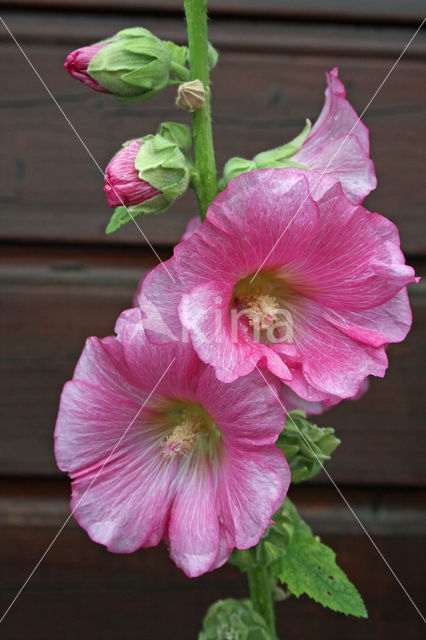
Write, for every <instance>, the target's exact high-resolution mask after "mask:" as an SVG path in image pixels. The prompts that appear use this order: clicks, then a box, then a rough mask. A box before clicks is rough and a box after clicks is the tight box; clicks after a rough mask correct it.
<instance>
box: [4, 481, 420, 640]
mask: <svg viewBox="0 0 426 640" xmlns="http://www.w3.org/2000/svg"><path fill="white" fill-rule="evenodd" d="M67 492H68V488H67V486H66V484H65V483H61V485H60V487H56V488H53V489H52V488H51V487H50V483H49V485H47V486H46V484H45V485H44V486H43V485H41V484H40V483H39V484H38V485H35V486H32V487H29V486H28V485H27V486H25V484H24V483H22V482H21V483H20V484H18V486H16V485H15V484H13V485H11V484H8V486H7V487H5V490H4V491H3V495H6V496H7V497H6V498H3V499H2V500H1V501H0V563H1V565H2V569H3V571H2V581H1V587H0V611H1V612H3V610H4V609H5V608H6V607H7V606H8V605H9V603H10V601H11V600H12V598H13V597H14V595H15V594H16V592H17V591H18V589H19V588H20V587H21V586H22V584H23V582H24V580H25V579H26V578H27V576H28V575H29V573H30V571H31V570H32V569H33V567H34V566H35V564H36V562H37V561H38V560H39V559H40V557H41V555H42V554H43V553H44V551H45V550H46V548H47V546H48V545H49V544H50V543H51V541H52V539H53V538H54V536H55V535H56V533H57V532H58V530H59V528H60V526H61V525H62V524H63V522H64V520H65V518H66V517H67V513H68V500H67V498H66V495H67ZM389 495H390V496H391V501H392V504H393V507H392V509H391V510H388V512H387V517H388V519H389V522H388V525H389V526H387V528H384V527H383V525H380V522H381V521H382V520H383V509H382V506H381V505H382V503H383V502H384V501H385V499H386V498H385V496H381V495H378V494H377V492H371V491H368V492H353V491H352V492H351V491H349V492H348V493H347V497H348V499H349V501H350V502H351V504H352V505H353V507H354V509H355V510H356V511H357V512H358V513H360V514H361V513H362V512H365V511H369V512H370V513H371V514H373V515H372V520H370V523H369V524H370V525H372V526H373V530H375V541H376V543H377V545H378V546H379V548H380V550H381V551H382V553H383V554H384V556H385V558H386V560H387V561H388V562H389V563H390V565H391V566H392V568H393V569H394V571H395V572H396V573H397V574H398V577H399V578H400V580H401V581H402V582H403V584H404V586H405V587H406V589H407V590H408V591H409V593H410V596H411V597H412V598H413V599H414V600H415V601H416V603H417V604H418V605H419V606H420V607H422V606H423V604H424V591H423V576H422V573H421V571H420V567H419V557H420V556H421V554H422V534H424V530H425V520H424V518H423V521H422V524H421V525H420V526H418V527H417V529H416V530H415V531H414V530H410V529H407V530H406V531H405V532H401V531H395V530H394V529H393V526H392V522H393V521H397V520H398V518H400V517H401V514H402V513H403V512H404V506H405V507H407V506H408V507H409V508H410V511H411V512H412V513H413V512H416V510H418V494H416V493H415V492H414V493H413V492H406V493H404V494H401V493H400V494H393V493H391V494H389ZM292 498H293V500H294V501H295V502H296V503H297V504H300V505H301V511H302V513H303V515H304V517H306V518H307V520H308V521H309V522H310V524H311V525H312V526H314V527H315V532H316V533H317V534H320V535H321V537H322V539H323V541H324V542H325V543H326V544H329V545H330V546H332V547H333V548H334V549H335V551H336V552H337V559H338V562H339V564H340V566H341V567H342V568H343V569H344V570H345V571H346V572H347V574H348V575H349V576H350V578H351V580H352V581H353V582H354V583H355V585H356V586H357V587H358V589H359V590H360V592H361V593H362V595H363V597H364V599H365V601H366V605H367V607H368V610H369V612H370V618H369V620H368V621H357V620H355V619H353V618H347V617H345V616H343V615H340V614H336V613H333V612H331V611H330V610H327V609H322V608H321V607H320V606H319V605H317V604H315V603H314V602H313V601H311V600H309V599H308V598H307V597H306V596H302V597H301V598H299V599H296V598H291V599H290V600H288V601H287V602H284V603H281V604H278V605H277V619H278V631H279V634H280V637H283V638H289V639H293V638H298V637H300V634H301V633H302V630H303V637H304V638H307V640H318V638H319V637H323V636H322V635H321V634H322V633H323V631H320V633H319V630H326V632H325V633H326V637H327V639H330V640H341V639H342V638H345V640H346V639H347V640H358V639H359V638H360V637H362V638H368V639H370V638H371V639H372V640H373V639H374V640H388V639H389V638H397V637H400V636H401V635H403V636H404V638H406V639H407V640H417V639H418V638H420V637H422V636H421V631H422V629H423V627H422V622H421V620H420V618H419V617H418V614H417V613H416V612H415V610H414V608H413V607H412V605H411V604H410V602H409V600H408V599H407V597H406V596H405V594H404V593H403V591H402V590H401V588H400V587H399V585H398V584H397V583H396V581H395V579H394V578H393V576H392V575H391V573H390V572H389V569H388V568H387V566H386V565H385V564H384V562H383V560H382V559H381V558H380V557H379V555H378V554H377V552H376V550H375V549H374V548H373V546H372V544H371V542H370V541H369V540H368V538H367V537H366V536H365V535H364V534H362V533H360V532H359V531H357V530H356V529H354V528H353V527H352V528H349V529H348V528H347V524H346V522H347V512H346V511H345V508H344V507H343V508H342V505H341V502H340V501H339V498H338V496H336V494H335V493H333V492H332V491H331V490H327V491H324V490H322V491H320V490H318V489H310V490H308V491H307V490H306V489H305V490H303V491H298V490H296V491H293V493H292ZM391 511H392V513H391ZM319 513H321V514H322V515H321V517H320V518H319V517H318V514H319ZM419 513H421V511H420V512H419ZM350 517H352V516H350ZM373 521H374V522H375V523H376V525H374V523H373ZM321 523H322V524H321ZM327 523H328V524H327ZM375 526H376V529H374V527H375ZM330 527H331V528H330ZM377 527H379V528H380V527H381V528H380V530H379V529H377ZM246 595H247V587H246V581H245V578H244V576H242V575H241V574H240V573H239V572H238V570H237V569H236V568H234V567H231V566H227V567H224V568H222V569H219V570H218V571H215V572H212V573H209V574H206V575H205V576H202V577H201V578H198V579H196V580H190V579H188V578H186V577H185V576H184V575H183V574H182V573H181V572H180V571H179V570H178V569H176V567H175V566H174V565H173V563H172V562H171V560H170V559H169V557H168V554H167V551H166V549H165V547H164V546H163V545H161V546H160V547H158V548H154V549H147V550H145V549H142V550H140V551H138V552H136V553H134V554H130V555H113V554H109V553H108V552H107V551H105V549H104V548H103V547H102V546H100V545H97V544H95V543H93V542H91V541H90V540H89V538H88V537H87V535H86V533H85V532H84V531H83V530H81V529H79V528H78V527H77V525H76V523H75V522H74V521H73V520H71V521H70V523H69V525H68V526H67V527H66V528H65V529H64V531H63V532H62V533H61V534H60V536H59V538H58V539H57V541H56V542H55V543H54V544H53V546H52V548H51V550H50V551H49V552H48V554H47V556H46V557H45V559H44V560H43V562H42V563H41V565H40V567H39V569H38V570H37V571H36V573H35V574H34V576H33V577H32V579H31V580H30V582H29V583H28V585H27V587H26V588H25V590H24V591H23V593H22V595H21V596H20V597H19V599H18V600H17V601H16V604H15V605H14V607H13V608H12V609H11V610H10V613H9V614H8V616H7V618H6V619H5V621H4V623H3V625H2V638H4V639H5V640H15V639H16V638H21V637H27V635H28V630H29V629H31V637H32V638H36V639H38V638H40V639H43V640H51V639H52V640H56V639H57V638H59V637H60V638H65V639H70V640H71V639H73V638H76V637H81V638H89V637H90V638H94V639H95V640H97V639H99V640H101V639H102V640H104V639H105V638H108V640H110V639H111V640H115V639H117V640H118V639H120V640H121V639H122V638H123V637H125V638H144V639H145V638H146V640H148V639H151V638H155V639H156V640H163V639H164V640H166V639H167V640H169V638H170V637H171V635H173V637H176V638H179V640H186V639H188V640H193V639H194V638H196V637H197V633H198V631H199V628H200V624H201V620H202V617H203V615H204V613H205V611H206V609H207V607H208V606H209V605H210V604H211V603H212V602H213V601H215V600H216V599H218V598H223V597H245V596H246Z"/></svg>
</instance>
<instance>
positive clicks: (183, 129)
mask: <svg viewBox="0 0 426 640" xmlns="http://www.w3.org/2000/svg"><path fill="white" fill-rule="evenodd" d="M157 133H158V134H159V135H161V136H163V138H166V140H169V141H170V142H174V143H175V144H177V146H178V147H179V149H180V150H181V151H182V153H183V154H185V155H186V154H187V153H189V152H190V150H191V148H192V133H191V129H190V128H189V127H188V126H187V125H186V124H180V123H179V122H162V123H161V124H160V126H159V127H158V131H157Z"/></svg>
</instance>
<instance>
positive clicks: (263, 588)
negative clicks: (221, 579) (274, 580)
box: [247, 566, 277, 640]
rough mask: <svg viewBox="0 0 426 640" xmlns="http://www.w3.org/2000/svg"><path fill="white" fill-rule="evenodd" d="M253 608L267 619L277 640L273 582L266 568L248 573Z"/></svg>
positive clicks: (272, 635)
mask: <svg viewBox="0 0 426 640" xmlns="http://www.w3.org/2000/svg"><path fill="white" fill-rule="evenodd" d="M247 579H248V583H249V588H250V596H251V601H252V603H253V607H254V608H255V609H256V611H257V612H258V613H260V615H261V616H262V617H263V618H264V619H265V621H266V624H267V625H268V627H269V630H270V632H271V638H272V639H273V640H277V633H276V631H275V613H274V602H273V599H272V589H271V580H270V576H269V571H268V569H267V568H266V567H260V566H257V567H252V568H251V569H249V570H248V571H247Z"/></svg>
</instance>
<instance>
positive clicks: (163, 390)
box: [55, 308, 290, 577]
mask: <svg viewBox="0 0 426 640" xmlns="http://www.w3.org/2000/svg"><path fill="white" fill-rule="evenodd" d="M116 332H117V334H118V335H117V337H113V336H110V337H107V338H104V339H97V338H89V339H88V341H87V343H86V346H85V348H84V350H83V353H82V355H81V358H80V360H79V362H78V364H77V367H76V370H75V372H74V376H73V379H72V380H71V381H70V382H68V383H67V384H66V385H65V388H64V391H63V394H62V397H61V403H60V408H59V414H58V420H57V425H56V431H55V452H56V459H57V462H58V465H59V467H60V469H62V470H63V471H67V472H68V473H69V474H70V476H71V477H72V479H73V484H72V508H73V514H74V516H75V517H76V519H77V520H78V522H79V523H80V525H81V526H82V527H83V528H84V529H86V530H87V532H88V534H89V535H90V537H91V538H92V539H93V540H95V541H96V542H100V543H102V544H104V545H106V546H107V547H108V549H109V550H110V551H113V552H116V553H130V552H132V551H135V550H136V549H139V548H140V547H150V546H154V545H157V544H158V543H159V542H160V540H161V539H164V540H165V541H166V542H167V544H168V545H169V547H170V554H171V557H172V559H173V560H174V561H175V563H176V564H177V565H178V567H180V568H181V569H183V570H184V572H185V573H186V574H187V575H188V576H191V577H194V576H198V575H200V574H202V573H204V572H206V571H209V570H212V569H214V568H217V567H219V566H221V565H222V564H224V563H225V562H226V560H227V559H228V557H229V554H230V553H231V551H232V549H233V548H234V547H237V548H239V549H247V548H249V547H251V546H253V545H255V544H256V543H257V542H258V541H259V539H260V538H261V536H262V535H263V533H264V531H265V529H266V528H267V527H268V525H269V524H270V522H271V516H272V515H273V514H274V512H275V511H276V510H277V508H278V507H280V506H281V504H282V502H283V500H284V497H285V494H286V492H287V489H288V486H289V483H290V473H289V470H288V467H287V463H286V460H285V458H284V455H283V453H282V452H281V451H280V450H279V449H278V448H277V447H275V446H274V443H275V441H276V439H277V437H278V435H279V433H280V431H281V430H282V427H283V424H284V422H285V411H284V408H283V406H282V405H281V403H280V402H279V401H278V399H277V398H275V397H274V396H272V395H271V394H270V391H269V390H268V388H267V387H265V384H264V383H263V380H262V378H261V377H260V376H259V375H257V374H256V373H254V374H253V375H251V376H247V377H246V378H243V379H241V380H238V381H237V382H236V383H234V384H232V385H227V384H223V383H221V382H219V381H218V380H217V379H216V378H215V375H214V371H213V369H212V368H211V367H207V366H206V365H205V364H204V363H202V362H201V361H200V360H199V358H198V357H197V355H196V353H195V351H194V350H193V348H192V347H191V346H190V345H184V344H182V343H173V344H170V345H167V346H153V345H152V344H151V343H149V341H147V339H146V337H145V333H144V329H143V325H142V322H141V317H140V311H139V310H138V309H136V308H135V309H130V310H128V311H125V312H124V313H123V314H122V315H121V317H120V318H119V320H118V322H117V326H116ZM270 383H271V384H274V383H273V381H272V380H271V381H270ZM114 445H116V446H115V447H114Z"/></svg>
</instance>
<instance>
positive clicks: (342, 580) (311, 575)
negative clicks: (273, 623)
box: [271, 528, 368, 618]
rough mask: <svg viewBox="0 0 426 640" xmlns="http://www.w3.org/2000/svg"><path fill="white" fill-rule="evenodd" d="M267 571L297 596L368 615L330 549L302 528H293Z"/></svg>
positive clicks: (341, 610)
mask: <svg viewBox="0 0 426 640" xmlns="http://www.w3.org/2000/svg"><path fill="white" fill-rule="evenodd" d="M271 571H272V573H273V575H275V576H276V577H277V578H279V580H280V581H281V582H282V583H283V584H286V585H287V587H288V589H289V591H290V592H291V593H292V594H293V595H295V596H297V597H299V596H300V595H302V594H303V593H305V594H306V595H308V596H309V597H310V598H312V599H313V600H315V601H316V602H318V603H319V604H322V605H323V606H324V607H329V608H330V609H333V611H339V612H341V613H344V614H346V615H353V616H356V617H358V618H367V617H368V614H367V610H366V608H365V605H364V602H363V600H362V598H361V596H360V594H359V593H358V591H357V589H356V588H355V587H354V585H353V584H352V583H351V582H350V581H349V579H348V578H347V576H346V574H345V573H344V572H343V571H342V569H340V567H339V566H338V565H337V564H336V554H335V553H334V551H332V549H330V548H329V547H327V546H326V545H325V544H322V542H320V540H319V539H318V538H317V537H314V536H313V535H312V534H311V533H310V532H309V531H307V530H306V529H304V528H298V529H296V530H295V531H294V535H293V538H292V541H291V544H290V545H289V546H288V547H287V548H286V550H285V552H284V554H283V555H282V557H281V558H280V559H279V560H277V561H276V562H275V563H273V564H272V566H271Z"/></svg>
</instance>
